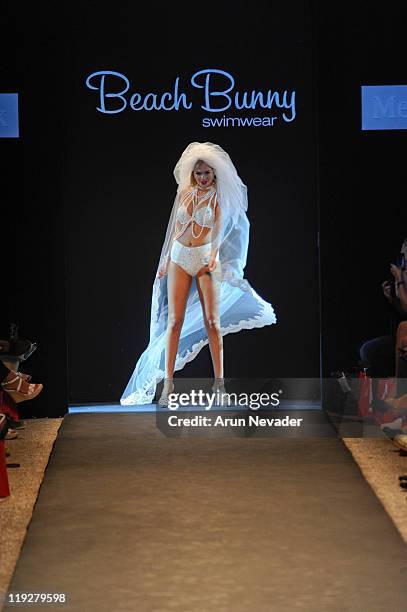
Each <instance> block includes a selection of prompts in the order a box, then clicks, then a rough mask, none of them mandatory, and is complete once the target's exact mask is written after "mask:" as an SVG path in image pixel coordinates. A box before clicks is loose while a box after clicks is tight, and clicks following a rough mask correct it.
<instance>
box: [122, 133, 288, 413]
mask: <svg viewBox="0 0 407 612" xmlns="http://www.w3.org/2000/svg"><path fill="white" fill-rule="evenodd" d="M174 176H175V180H176V182H177V184H178V189H177V194H176V197H175V201H174V205H173V208H172V211H171V215H170V219H169V223H168V227H167V232H166V236H165V240H164V244H163V247H162V250H161V256H160V261H159V265H158V269H157V273H156V277H155V280H154V283H153V294H152V304H151V322H150V342H149V344H148V346H147V348H146V350H145V351H144V353H143V354H142V355H141V357H140V359H139V360H138V362H137V364H136V367H135V370H134V372H133V375H132V376H131V378H130V381H129V383H128V385H127V387H126V389H125V391H124V393H123V396H122V398H121V400H120V401H121V404H123V405H131V404H148V403H151V402H152V401H153V399H154V395H155V391H156V385H157V383H158V382H160V381H161V380H162V379H164V386H163V391H162V394H161V397H160V399H159V404H161V405H164V406H165V405H167V403H168V395H169V394H170V393H171V392H172V391H173V389H174V382H173V375H174V371H175V370H181V369H182V368H183V367H184V365H185V364H186V363H188V362H189V361H192V359H194V358H195V357H196V355H197V354H198V353H199V351H200V350H201V349H202V348H203V347H204V346H205V345H206V344H209V348H210V353H211V357H212V364H213V371H214V378H215V380H214V385H213V390H214V391H216V390H219V391H221V392H223V391H224V381H223V376H224V370H223V340H222V338H223V336H224V335H226V334H228V333H231V332H238V331H240V330H241V329H252V328H254V327H263V326H265V325H271V324H273V323H275V322H276V316H275V314H274V310H273V308H272V306H271V304H269V303H268V302H266V301H265V300H263V299H262V298H261V297H260V296H259V295H258V294H257V293H256V292H255V291H254V289H253V288H252V287H251V286H250V285H249V283H248V281H247V280H246V279H244V278H243V270H244V267H245V265H246V258H247V249H248V244H249V221H248V218H247V214H246V211H247V188H246V185H244V184H243V182H242V181H241V179H240V177H239V175H238V174H237V171H236V168H235V166H234V165H233V163H232V161H231V159H230V157H229V155H228V154H227V153H226V151H224V150H223V149H222V148H221V147H220V146H219V145H216V144H213V143H210V142H205V143H199V142H192V143H191V144H189V145H188V146H187V148H186V149H185V151H184V152H183V153H182V155H181V158H180V159H179V161H178V163H177V164H176V166H175V169H174Z"/></svg>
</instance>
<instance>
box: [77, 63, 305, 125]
mask: <svg viewBox="0 0 407 612" xmlns="http://www.w3.org/2000/svg"><path fill="white" fill-rule="evenodd" d="M86 87H88V88H89V89H90V90H92V91H94V92H97V96H98V97H97V105H96V110H97V111H98V112H99V113H102V114H104V115H112V114H118V113H122V112H123V111H125V110H132V111H147V112H152V111H164V112H171V111H176V112H178V111H189V110H191V109H192V108H193V102H192V98H193V96H192V93H195V94H196V93H198V94H199V96H198V98H199V101H200V103H199V106H200V108H201V109H202V110H203V111H205V113H209V114H210V115H209V116H206V117H203V118H202V127H273V126H274V125H279V124H280V125H283V124H290V123H292V122H293V121H294V120H295V118H296V116H297V110H296V92H295V90H287V89H284V90H278V89H271V88H268V89H262V90H257V89H251V90H246V89H245V90H242V89H240V88H239V87H238V83H237V82H236V79H235V78H234V77H233V75H232V74H230V73H229V72H226V71H225V70H220V69H218V68H206V69H204V70H199V71H197V72H195V73H194V74H193V75H192V76H191V78H190V79H189V81H188V82H187V84H186V86H183V85H182V83H181V78H180V77H179V76H177V77H176V78H175V79H174V85H173V88H172V90H171V91H161V92H160V91H154V92H152V91H150V92H147V93H140V92H137V91H136V92H132V91H131V89H132V87H131V84H130V80H129V79H128V78H127V77H126V75H124V74H122V73H120V72H115V71H113V70H98V71H97V72H92V74H90V75H89V76H88V77H87V79H86ZM256 111H257V112H258V111H261V112H262V113H263V111H269V113H267V115H265V114H262V115H261V116H253V114H252V113H253V112H256ZM242 113H244V114H243V116H242ZM270 113H271V114H270ZM219 115H221V116H219Z"/></svg>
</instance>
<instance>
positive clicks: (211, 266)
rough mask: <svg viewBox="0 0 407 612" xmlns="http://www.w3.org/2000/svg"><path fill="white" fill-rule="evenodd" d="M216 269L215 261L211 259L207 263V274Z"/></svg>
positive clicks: (213, 258)
mask: <svg viewBox="0 0 407 612" xmlns="http://www.w3.org/2000/svg"><path fill="white" fill-rule="evenodd" d="M215 268H216V259H215V257H211V258H210V259H209V261H208V270H209V272H213V271H214V270H215Z"/></svg>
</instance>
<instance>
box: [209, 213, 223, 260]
mask: <svg viewBox="0 0 407 612" xmlns="http://www.w3.org/2000/svg"><path fill="white" fill-rule="evenodd" d="M220 215H221V213H220V206H219V203H218V202H217V201H216V204H215V220H214V224H213V228H212V240H211V244H212V249H211V256H210V258H209V262H208V269H209V272H213V270H214V269H215V268H216V256H217V254H218V251H219V247H220V236H221V231H220V230H221V220H220Z"/></svg>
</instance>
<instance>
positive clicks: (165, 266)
mask: <svg viewBox="0 0 407 612" xmlns="http://www.w3.org/2000/svg"><path fill="white" fill-rule="evenodd" d="M187 193H188V189H183V190H182V191H181V192H180V193H179V197H178V206H179V205H180V203H181V202H182V201H183V199H184V197H185V195H186V194H187ZM177 210H178V209H177ZM180 229H181V227H180V224H179V223H178V221H177V219H175V222H174V226H173V229H172V233H171V236H170V240H169V243H168V250H167V255H166V256H165V258H164V260H163V263H162V264H161V266H160V268H159V270H158V273H157V277H158V278H162V277H163V276H165V275H166V274H167V271H168V264H169V262H170V253H171V248H172V243H173V242H174V240H175V237H176V236H177V235H178V233H179V230H180Z"/></svg>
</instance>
